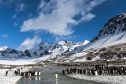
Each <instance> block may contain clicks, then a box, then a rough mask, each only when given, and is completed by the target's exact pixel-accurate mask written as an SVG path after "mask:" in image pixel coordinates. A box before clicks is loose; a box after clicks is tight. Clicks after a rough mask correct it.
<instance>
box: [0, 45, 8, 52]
mask: <svg viewBox="0 0 126 84" xmlns="http://www.w3.org/2000/svg"><path fill="white" fill-rule="evenodd" d="M7 48H8V46H2V47H0V51H4V50H6V49H7Z"/></svg>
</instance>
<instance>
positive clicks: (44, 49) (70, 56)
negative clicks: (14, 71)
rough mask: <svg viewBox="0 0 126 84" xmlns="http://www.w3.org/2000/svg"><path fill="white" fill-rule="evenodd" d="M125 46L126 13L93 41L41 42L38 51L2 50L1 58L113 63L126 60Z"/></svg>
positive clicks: (114, 19) (109, 22) (110, 21)
mask: <svg viewBox="0 0 126 84" xmlns="http://www.w3.org/2000/svg"><path fill="white" fill-rule="evenodd" d="M125 43H126V13H122V14H120V15H117V16H115V17H113V18H112V19H110V20H109V21H108V22H107V23H106V24H105V25H104V26H103V28H102V29H101V30H100V32H99V33H98V35H97V36H96V37H95V38H93V39H92V40H91V42H89V41H87V40H85V41H84V42H79V43H75V42H71V41H59V42H57V43H53V44H49V43H44V42H41V43H40V44H39V45H37V46H35V47H34V48H32V49H29V50H25V51H18V50H15V49H10V48H7V47H2V48H0V49H1V50H0V56H1V57H6V58H8V57H9V58H25V57H33V58H36V57H40V58H42V57H43V58H46V59H48V60H53V61H56V62H59V61H60V62H69V61H73V62H78V61H79V62H80V61H82V62H84V61H95V60H104V59H105V60H113V59H121V58H125V53H124V52H125V50H126V48H125V46H126V44H125ZM122 46H123V48H122ZM108 53H109V54H108ZM40 60H41V59H40Z"/></svg>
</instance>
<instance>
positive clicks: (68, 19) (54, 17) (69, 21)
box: [21, 0, 106, 36]
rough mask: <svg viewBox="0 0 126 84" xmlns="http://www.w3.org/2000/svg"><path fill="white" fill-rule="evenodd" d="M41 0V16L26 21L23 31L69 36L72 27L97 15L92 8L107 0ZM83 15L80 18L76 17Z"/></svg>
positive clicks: (22, 27)
mask: <svg viewBox="0 0 126 84" xmlns="http://www.w3.org/2000/svg"><path fill="white" fill-rule="evenodd" d="M45 1H46V0H41V4H40V5H39V10H40V13H39V16H38V17H36V18H31V19H28V20H26V21H24V23H23V25H22V26H21V31H22V32H26V31H38V30H44V31H47V32H49V33H51V34H54V35H59V36H68V35H70V34H72V33H73V31H72V27H73V26H75V25H77V24H79V22H82V21H90V20H91V19H93V18H94V17H95V15H94V14H92V13H91V11H92V9H93V8H94V7H96V6H98V5H100V4H102V3H103V2H104V1H106V0H49V1H48V2H47V1H46V2H45ZM77 15H81V17H80V19H79V20H76V19H74V17H76V16H77Z"/></svg>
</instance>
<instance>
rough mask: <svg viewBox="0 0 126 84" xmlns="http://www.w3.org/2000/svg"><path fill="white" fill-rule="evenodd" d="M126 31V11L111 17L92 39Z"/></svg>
mask: <svg viewBox="0 0 126 84" xmlns="http://www.w3.org/2000/svg"><path fill="white" fill-rule="evenodd" d="M121 32H126V13H125V12H124V13H121V14H119V15H117V16H114V17H113V18H111V19H110V20H109V21H108V22H107V23H106V24H105V25H104V26H103V28H102V29H101V30H100V31H99V33H98V35H97V36H96V37H95V38H94V39H93V40H92V41H96V40H98V39H100V38H103V37H105V36H108V35H114V34H119V33H121Z"/></svg>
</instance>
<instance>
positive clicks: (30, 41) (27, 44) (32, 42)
mask: <svg viewBox="0 0 126 84" xmlns="http://www.w3.org/2000/svg"><path fill="white" fill-rule="evenodd" d="M40 42H41V38H39V37H38V36H35V37H33V38H26V39H25V40H24V41H23V42H22V43H21V45H20V46H19V49H20V50H25V49H32V48H33V47H35V46H36V45H37V44H39V43H40Z"/></svg>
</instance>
